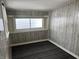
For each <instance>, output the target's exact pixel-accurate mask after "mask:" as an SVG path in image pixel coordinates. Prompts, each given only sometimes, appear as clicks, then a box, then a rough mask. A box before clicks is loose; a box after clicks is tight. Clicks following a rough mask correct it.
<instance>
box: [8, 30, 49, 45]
mask: <svg viewBox="0 0 79 59" xmlns="http://www.w3.org/2000/svg"><path fill="white" fill-rule="evenodd" d="M41 39H48V30H41V31H31V32H19V33H10V38H9V40H10V43H11V44H16V43H23V42H29V41H35V40H41Z"/></svg>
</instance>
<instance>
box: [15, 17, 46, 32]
mask: <svg viewBox="0 0 79 59" xmlns="http://www.w3.org/2000/svg"><path fill="white" fill-rule="evenodd" d="M16 18H42V19H43V20H42V27H38V28H25V29H16ZM44 20H45V17H15V18H14V24H15V25H14V26H15V31H23V30H24V31H30V30H31V31H32V30H42V29H44V27H45V26H44Z"/></svg>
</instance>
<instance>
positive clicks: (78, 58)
mask: <svg viewBox="0 0 79 59" xmlns="http://www.w3.org/2000/svg"><path fill="white" fill-rule="evenodd" d="M48 41H49V42H51V43H53V44H55V45H56V46H57V47H59V48H61V49H62V50H64V51H65V52H67V53H69V54H70V55H72V56H74V57H75V58H77V59H79V56H78V55H76V54H74V53H72V52H70V51H68V50H67V49H65V48H64V47H62V46H60V45H59V44H57V43H55V42H53V41H52V40H48Z"/></svg>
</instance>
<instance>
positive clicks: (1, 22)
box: [0, 19, 4, 31]
mask: <svg viewBox="0 0 79 59" xmlns="http://www.w3.org/2000/svg"><path fill="white" fill-rule="evenodd" d="M3 30H4V26H3V21H2V19H0V31H3Z"/></svg>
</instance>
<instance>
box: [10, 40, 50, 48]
mask: <svg viewBox="0 0 79 59" xmlns="http://www.w3.org/2000/svg"><path fill="white" fill-rule="evenodd" d="M42 41H48V39H41V40H35V41H30V42H23V43H17V44H11V45H10V47H13V46H19V45H24V44H31V43H37V42H42Z"/></svg>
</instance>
